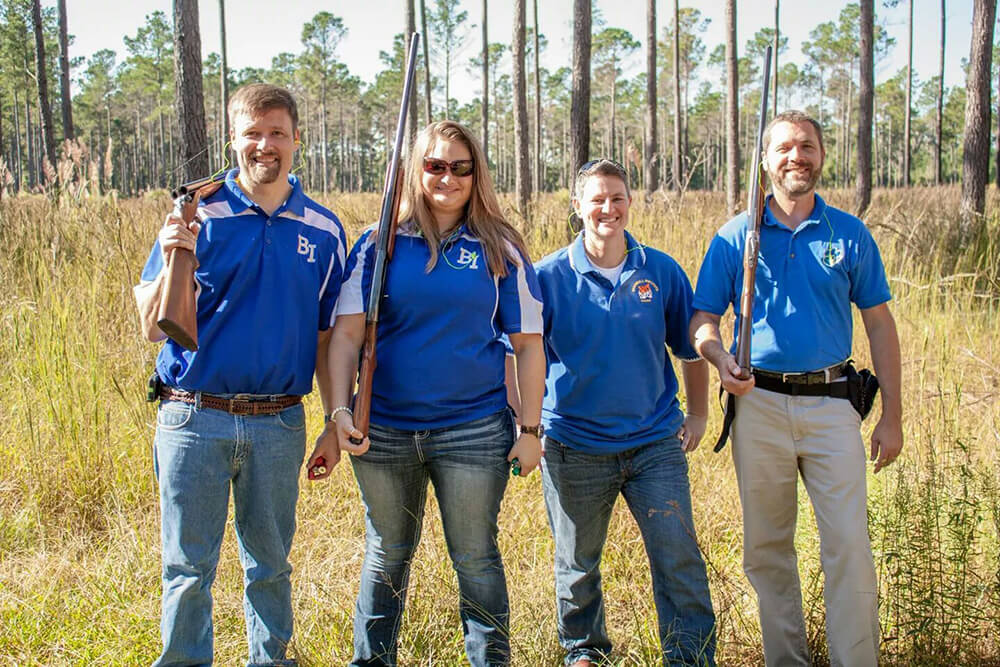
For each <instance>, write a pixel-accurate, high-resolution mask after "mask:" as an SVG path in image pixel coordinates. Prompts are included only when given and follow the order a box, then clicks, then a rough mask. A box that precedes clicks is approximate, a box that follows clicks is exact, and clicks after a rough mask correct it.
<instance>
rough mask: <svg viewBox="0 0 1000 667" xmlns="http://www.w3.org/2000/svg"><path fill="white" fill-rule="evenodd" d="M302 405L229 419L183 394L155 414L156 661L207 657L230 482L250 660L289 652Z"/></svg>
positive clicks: (195, 661)
mask: <svg viewBox="0 0 1000 667" xmlns="http://www.w3.org/2000/svg"><path fill="white" fill-rule="evenodd" d="M305 444H306V442H305V410H304V409H303V407H302V405H301V404H300V405H294V406H292V407H290V408H287V409H285V410H283V411H281V412H280V413H278V414H276V415H260V416H255V417H251V416H235V415H230V414H228V413H226V412H222V411H220V410H212V409H208V408H202V407H200V405H189V404H187V403H182V402H179V401H163V402H162V403H161V404H160V409H159V411H158V413H157V427H156V444H155V453H154V465H155V467H156V477H157V480H158V481H159V485H160V511H161V523H160V539H161V543H162V548H163V556H162V558H163V598H162V602H161V620H160V633H161V636H162V639H163V653H162V654H161V655H160V657H159V658H158V659H157V661H156V662H155V663H154V664H155V665H157V666H164V665H207V664H210V663H211V662H212V593H211V587H212V582H213V580H214V579H215V568H216V564H217V563H218V561H219V547H220V546H221V544H222V535H223V532H224V530H225V526H226V517H227V515H228V510H229V489H230V487H232V491H233V503H234V505H235V516H236V537H237V540H238V541H239V553H240V562H241V563H242V564H243V583H244V595H243V611H244V614H245V616H246V625H247V643H248V645H249V662H248V664H249V665H288V664H292V665H293V664H295V662H294V661H292V660H286V659H285V651H286V648H287V646H288V642H289V640H291V637H292V601H291V582H290V580H289V576H290V575H291V572H292V567H291V565H290V564H289V563H288V552H289V550H290V549H291V546H292V535H293V534H294V533H295V503H296V501H297V500H298V493H299V470H300V468H301V466H302V461H303V458H304V457H305Z"/></svg>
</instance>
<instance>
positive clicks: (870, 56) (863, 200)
mask: <svg viewBox="0 0 1000 667" xmlns="http://www.w3.org/2000/svg"><path fill="white" fill-rule="evenodd" d="M874 31H875V3H874V0H861V65H860V77H859V78H860V89H859V91H858V96H859V98H860V99H859V107H858V178H857V183H856V189H855V194H854V210H855V212H856V213H857V214H858V215H859V216H861V215H863V214H864V213H865V211H866V210H867V209H868V205H869V204H870V203H871V200H872V115H873V113H874V109H875V61H874V50H873V46H874V36H875V32H874Z"/></svg>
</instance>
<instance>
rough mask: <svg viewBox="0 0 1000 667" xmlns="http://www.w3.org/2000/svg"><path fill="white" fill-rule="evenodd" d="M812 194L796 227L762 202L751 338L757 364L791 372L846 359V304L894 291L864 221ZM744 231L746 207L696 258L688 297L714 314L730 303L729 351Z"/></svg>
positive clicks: (872, 302)
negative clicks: (696, 271)
mask: <svg viewBox="0 0 1000 667" xmlns="http://www.w3.org/2000/svg"><path fill="white" fill-rule="evenodd" d="M815 197H816V201H815V204H814V205H813V210H812V213H810V214H809V218H808V219H806V220H803V221H802V222H801V223H800V224H799V226H798V227H796V228H795V230H794V231H793V230H791V229H789V228H788V227H786V226H785V225H783V224H781V223H780V222H778V220H777V219H775V217H774V215H773V214H772V213H771V209H770V207H767V208H766V209H765V211H766V213H765V216H764V222H763V224H762V225H761V229H760V259H759V260H758V263H757V277H756V283H755V285H756V290H755V296H754V309H753V329H752V339H751V340H752V343H751V346H750V364H751V365H752V366H754V367H756V368H762V369H765V370H771V371H780V372H785V373H796V372H807V371H813V370H818V369H821V368H826V367H827V366H832V365H833V364H837V363H840V362H842V361H844V360H845V359H847V358H849V357H850V356H851V344H852V334H853V324H852V320H851V304H852V303H854V304H855V305H857V307H858V308H871V307H873V306H877V305H879V304H882V303H885V302H887V301H889V299H891V298H892V295H891V294H890V292H889V283H888V281H887V280H886V277H885V268H884V267H883V266H882V257H881V255H880V254H879V251H878V246H877V245H876V244H875V240H874V239H873V238H872V235H871V233H870V232H869V231H868V228H867V227H865V224H864V223H863V222H861V220H859V219H858V218H856V217H854V216H853V215H850V214H848V213H845V212H844V211H841V210H839V209H836V208H834V207H832V206H827V204H826V202H824V201H823V199H822V198H821V197H820V196H819V195H815ZM770 199H771V197H770V196H769V197H768V201H770ZM746 233H747V215H746V213H741V214H740V215H738V216H736V217H735V218H733V219H732V220H730V221H729V222H728V223H726V224H725V225H724V226H723V227H722V229H720V230H719V233H718V234H717V235H716V236H715V238H714V239H712V243H711V245H710V246H709V248H708V253H707V254H706V255H705V260H704V262H702V265H701V271H700V272H699V274H698V287H697V291H696V293H695V299H694V307H695V309H696V310H704V311H706V312H709V313H714V314H716V315H722V314H723V313H725V312H726V309H727V308H728V307H729V306H730V305H732V307H733V311H734V312H735V313H736V314H737V321H736V324H735V325H734V327H733V341H734V342H733V347H732V350H733V351H735V349H736V343H735V339H736V327H737V326H738V324H739V319H738V316H739V313H740V304H739V301H740V291H741V290H742V289H743V248H744V245H745V243H746Z"/></svg>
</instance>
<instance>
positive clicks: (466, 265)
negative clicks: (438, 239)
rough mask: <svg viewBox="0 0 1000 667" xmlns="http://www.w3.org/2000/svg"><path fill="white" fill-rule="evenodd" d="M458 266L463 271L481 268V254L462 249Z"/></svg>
mask: <svg viewBox="0 0 1000 667" xmlns="http://www.w3.org/2000/svg"><path fill="white" fill-rule="evenodd" d="M458 266H459V267H460V268H463V269H478V268H479V253H478V252H476V251H474V250H469V249H468V248H460V249H459V253H458Z"/></svg>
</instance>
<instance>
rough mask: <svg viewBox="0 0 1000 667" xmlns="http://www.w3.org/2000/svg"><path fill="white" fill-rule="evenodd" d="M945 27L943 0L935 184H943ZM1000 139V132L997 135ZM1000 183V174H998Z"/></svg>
mask: <svg viewBox="0 0 1000 667" xmlns="http://www.w3.org/2000/svg"><path fill="white" fill-rule="evenodd" d="M944 28H945V0H941V46H940V51H941V67H940V69H939V72H938V89H937V105H936V106H937V115H936V117H935V118H934V184H935V185H941V124H942V122H943V115H944ZM997 139H998V141H1000V134H998V135H997ZM997 182H998V183H1000V175H998V176H997Z"/></svg>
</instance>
